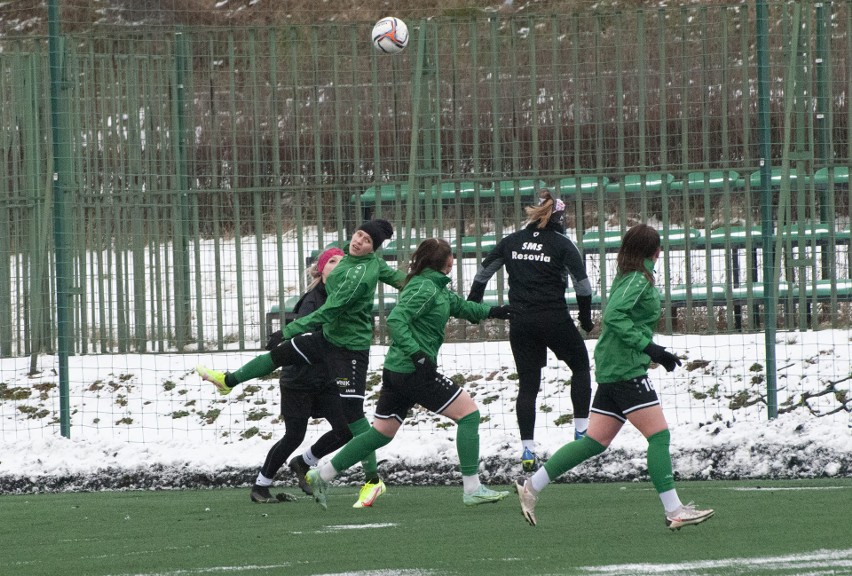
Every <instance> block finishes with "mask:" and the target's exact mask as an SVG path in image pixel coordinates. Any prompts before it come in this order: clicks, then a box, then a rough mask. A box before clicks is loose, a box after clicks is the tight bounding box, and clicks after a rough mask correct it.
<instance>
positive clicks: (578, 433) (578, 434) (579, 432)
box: [574, 428, 586, 440]
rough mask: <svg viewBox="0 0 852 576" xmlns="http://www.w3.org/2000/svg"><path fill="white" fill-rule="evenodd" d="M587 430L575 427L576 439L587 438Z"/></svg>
mask: <svg viewBox="0 0 852 576" xmlns="http://www.w3.org/2000/svg"><path fill="white" fill-rule="evenodd" d="M585 436H586V430H577V429H576V428H575V429H574V440H579V439H580V438H585Z"/></svg>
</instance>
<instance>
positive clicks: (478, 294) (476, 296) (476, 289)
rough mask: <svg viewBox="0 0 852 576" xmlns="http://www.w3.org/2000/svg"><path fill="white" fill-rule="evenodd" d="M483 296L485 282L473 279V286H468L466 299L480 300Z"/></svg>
mask: <svg viewBox="0 0 852 576" xmlns="http://www.w3.org/2000/svg"><path fill="white" fill-rule="evenodd" d="M484 296H485V284H483V283H482V282H477V281H476V280H474V281H473V286H471V287H470V293H468V295H467V299H468V300H469V301H471V302H482V298H483V297H484Z"/></svg>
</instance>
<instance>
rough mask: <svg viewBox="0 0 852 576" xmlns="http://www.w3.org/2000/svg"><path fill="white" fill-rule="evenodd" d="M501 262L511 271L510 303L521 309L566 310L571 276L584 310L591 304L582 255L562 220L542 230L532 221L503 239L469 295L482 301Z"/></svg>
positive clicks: (485, 260)
mask: <svg viewBox="0 0 852 576" xmlns="http://www.w3.org/2000/svg"><path fill="white" fill-rule="evenodd" d="M501 266H505V267H506V272H508V274H509V303H510V304H512V306H515V307H517V308H518V309H519V310H528V311H531V312H540V311H548V310H565V309H566V307H567V305H566V303H565V291H566V289H567V288H568V278H569V277H570V278H571V280H572V283H573V285H574V292H575V294H576V296H577V301H578V304H579V305H580V308H581V311H583V308H585V307H586V306H589V307H590V306H591V296H592V285H591V283H590V282H589V277H588V275H587V274H586V265H585V263H584V262H583V255H582V254H581V253H580V250H579V249H578V248H577V246H576V244H574V242H572V241H571V239H570V238H568V237H567V236H565V234H564V233H563V228H562V226H560V225H559V224H555V223H552V222H551V223H549V224H548V225H547V226H545V227H544V228H543V229H541V230H539V229H538V228H536V223H532V224H529V225H528V226H526V227H525V228H523V229H522V230H518V231H517V232H513V233H512V234H509V235H508V236H506V237H505V238H503V239H502V240H500V242H498V243H497V246H495V247H494V249H493V250H492V251H491V253H489V254H488V256H486V257H485V259H484V260H483V261H482V266H480V268H479V271H478V272H477V273H476V276H475V277H474V280H473V286H472V287H471V290H470V296H469V297H468V299H470V300H477V301H481V300H482V295H483V294H484V292H485V285H486V284H487V283H488V280H489V279H490V278H491V276H493V275H494V273H495V272H497V271H498V270H499V269H500V267H501Z"/></svg>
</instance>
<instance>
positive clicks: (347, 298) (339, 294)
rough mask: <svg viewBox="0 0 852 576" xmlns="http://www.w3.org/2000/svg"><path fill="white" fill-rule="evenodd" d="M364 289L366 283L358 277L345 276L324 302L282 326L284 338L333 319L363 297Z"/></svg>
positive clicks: (365, 288) (365, 289) (317, 326)
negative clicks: (308, 312)
mask: <svg viewBox="0 0 852 576" xmlns="http://www.w3.org/2000/svg"><path fill="white" fill-rule="evenodd" d="M366 291H367V284H365V283H364V282H362V281H361V278H360V277H357V276H355V275H352V276H351V277H347V278H346V279H345V280H344V281H343V283H342V284H341V285H340V286H339V287H338V288H337V290H335V291H334V293H332V294H329V295H328V297H327V299H326V301H325V304H323V305H322V306H320V307H319V308H317V309H316V310H314V311H313V312H311V313H310V314H308V315H307V316H303V317H302V318H299V319H297V320H293V321H292V322H290V323H288V324H287V326H285V327H284V338H292V337H293V336H298V335H299V334H303V333H305V332H309V331H311V330H315V329H316V328H319V327H320V326H322V325H323V324H326V323H328V322H331V321H332V320H335V319H336V318H337V317H338V316H340V315H341V314H343V313H344V312H346V311H347V309H348V308H349V306H350V305H351V303H352V302H357V301H358V300H359V299H360V298H362V297H364V296H365V293H366Z"/></svg>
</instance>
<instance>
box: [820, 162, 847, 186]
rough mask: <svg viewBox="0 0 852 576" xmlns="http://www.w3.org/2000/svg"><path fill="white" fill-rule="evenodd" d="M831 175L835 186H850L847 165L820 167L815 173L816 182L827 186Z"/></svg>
mask: <svg viewBox="0 0 852 576" xmlns="http://www.w3.org/2000/svg"><path fill="white" fill-rule="evenodd" d="M829 177H832V178H833V180H832V182H833V184H834V185H835V186H838V185H840V186H849V168H847V167H846V166H833V167H831V168H820V169H819V170H817V171H816V172H815V173H814V184H816V185H817V186H819V187H822V188H827V187H828V184H829Z"/></svg>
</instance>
